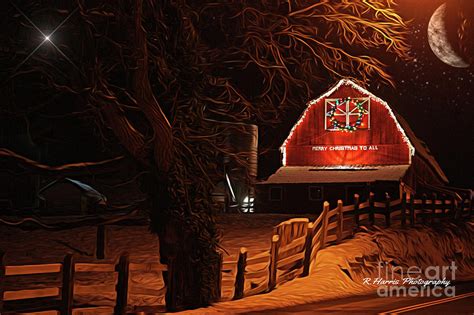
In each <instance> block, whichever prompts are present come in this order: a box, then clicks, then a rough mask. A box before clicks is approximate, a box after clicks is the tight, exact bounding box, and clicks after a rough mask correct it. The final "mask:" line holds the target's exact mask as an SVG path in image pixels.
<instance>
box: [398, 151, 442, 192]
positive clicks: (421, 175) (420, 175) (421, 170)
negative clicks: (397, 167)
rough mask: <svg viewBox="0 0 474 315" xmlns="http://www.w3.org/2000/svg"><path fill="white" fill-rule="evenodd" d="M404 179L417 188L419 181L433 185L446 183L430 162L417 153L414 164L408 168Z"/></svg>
mask: <svg viewBox="0 0 474 315" xmlns="http://www.w3.org/2000/svg"><path fill="white" fill-rule="evenodd" d="M403 181H404V182H405V183H407V184H408V185H409V186H410V187H412V188H413V189H415V190H416V189H417V187H418V185H419V183H428V184H431V185H444V184H445V183H444V182H443V180H442V179H441V178H440V177H439V175H438V174H437V173H436V172H435V171H434V170H433V168H432V167H431V166H430V164H429V163H428V162H426V161H425V160H424V159H423V158H422V157H420V156H418V155H417V154H415V156H414V157H413V161H412V165H411V166H410V167H409V168H408V171H407V172H406V174H405V176H404V177H403Z"/></svg>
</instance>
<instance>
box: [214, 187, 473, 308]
mask: <svg viewBox="0 0 474 315" xmlns="http://www.w3.org/2000/svg"><path fill="white" fill-rule="evenodd" d="M471 216H472V200H470V199H464V200H462V201H461V202H459V203H458V202H457V201H456V200H455V199H446V198H442V199H437V198H436V196H432V197H431V198H428V196H427V195H422V197H421V198H419V199H415V196H414V195H407V194H405V193H404V194H403V195H402V198H400V199H396V200H392V199H391V198H390V196H389V195H388V194H386V198H385V201H375V198H374V194H373V193H370V194H369V197H368V200H367V201H365V202H360V196H359V195H357V194H356V195H354V199H353V204H350V205H344V204H343V202H342V201H341V200H339V201H338V203H337V206H336V207H335V208H334V209H330V206H329V203H328V202H324V205H323V209H322V211H321V214H320V215H319V216H318V217H317V218H316V220H315V221H314V222H310V221H309V220H308V219H307V218H293V219H290V220H287V221H285V222H282V223H280V224H279V225H277V226H276V227H275V228H274V230H273V236H272V239H271V242H270V244H271V246H270V248H269V249H267V250H263V251H262V252H261V253H258V254H255V255H253V256H250V255H249V254H248V252H247V249H246V248H244V247H242V248H241V249H240V252H239V255H238V260H237V261H232V262H228V261H227V262H224V265H225V266H226V268H225V270H222V272H223V273H225V274H226V276H227V279H225V280H224V281H222V286H223V287H222V288H221V292H229V291H232V289H233V293H234V294H233V295H231V296H232V299H234V300H235V299H241V298H243V297H246V296H251V295H255V294H259V293H263V292H269V291H272V290H273V289H275V287H276V286H277V285H279V284H282V283H284V282H287V281H290V280H293V279H295V278H297V277H305V276H308V275H309V273H310V268H311V265H312V263H313V262H315V261H316V259H317V253H318V251H319V250H321V249H323V248H324V247H325V246H327V245H328V244H331V243H338V242H341V241H342V240H344V239H346V238H348V237H351V236H352V235H353V234H354V231H356V230H357V229H358V228H359V227H360V226H361V225H369V226H370V225H375V224H383V225H385V226H387V227H390V226H392V225H394V224H397V225H398V224H399V225H400V226H406V225H407V224H409V225H410V226H414V225H415V224H417V223H420V222H421V223H424V224H426V223H432V222H434V221H435V220H444V219H461V218H463V217H471ZM262 263H264V264H265V265H264V267H263V268H260V269H259V270H258V271H255V268H256V266H257V265H259V266H261V264H262ZM229 269H232V270H234V272H233V273H229V272H228V271H229ZM229 277H233V278H229ZM256 280H260V282H258V283H257V281H256ZM226 298H227V297H224V296H223V297H222V299H223V300H225V299H226Z"/></svg>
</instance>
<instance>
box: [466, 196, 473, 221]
mask: <svg viewBox="0 0 474 315" xmlns="http://www.w3.org/2000/svg"><path fill="white" fill-rule="evenodd" d="M468 211H469V212H468V214H467V215H468V216H469V218H470V217H471V216H472V197H471V196H470V195H469V210H468Z"/></svg>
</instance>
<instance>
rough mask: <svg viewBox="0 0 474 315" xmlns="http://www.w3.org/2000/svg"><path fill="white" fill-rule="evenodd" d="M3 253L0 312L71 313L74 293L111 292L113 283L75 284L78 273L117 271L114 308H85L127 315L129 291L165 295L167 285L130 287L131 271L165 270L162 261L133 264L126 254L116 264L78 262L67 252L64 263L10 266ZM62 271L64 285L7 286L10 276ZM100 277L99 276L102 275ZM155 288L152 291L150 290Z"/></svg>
mask: <svg viewBox="0 0 474 315" xmlns="http://www.w3.org/2000/svg"><path fill="white" fill-rule="evenodd" d="M4 256H5V255H4V254H3V253H0V314H9V313H10V314H17V313H18V312H25V311H27V312H39V311H51V310H56V311H58V312H59V313H60V314H62V315H63V314H64V315H65V314H72V310H73V309H74V308H77V306H76V305H75V304H74V294H96V293H104V292H108V291H111V288H110V286H108V285H104V284H98V285H78V284H77V283H76V284H75V276H76V274H77V273H83V272H100V273H115V275H116V277H115V279H116V280H115V296H116V298H115V307H113V308H112V307H90V306H89V307H80V309H81V310H83V311H88V312H94V314H95V313H102V312H107V313H109V314H111V313H114V314H126V313H127V310H128V296H129V294H137V295H143V294H145V295H150V294H152V295H157V296H164V295H165V292H166V287H163V288H161V289H159V290H150V289H143V288H141V287H135V286H133V285H132V286H129V274H130V272H131V271H143V270H146V271H150V270H153V271H166V269H167V268H166V266H164V265H161V264H159V263H144V264H140V263H130V260H129V256H128V254H127V253H124V254H122V255H121V256H120V258H119V260H118V262H117V263H116V264H104V263H76V262H74V258H73V256H72V255H66V256H65V257H64V261H63V262H62V263H54V264H37V265H18V266H10V265H5V263H4ZM54 273H61V275H62V277H61V278H62V280H61V284H60V285H58V286H53V287H46V288H37V289H23V290H9V289H8V288H7V287H5V283H6V282H7V281H6V280H7V278H8V277H12V276H15V277H18V276H31V275H42V274H54ZM99 278H100V277H99ZM151 291H153V292H151Z"/></svg>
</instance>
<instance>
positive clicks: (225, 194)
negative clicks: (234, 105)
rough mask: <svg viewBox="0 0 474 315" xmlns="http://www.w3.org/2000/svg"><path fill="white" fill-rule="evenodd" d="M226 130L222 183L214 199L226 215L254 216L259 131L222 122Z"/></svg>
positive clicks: (224, 130)
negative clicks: (232, 213)
mask: <svg viewBox="0 0 474 315" xmlns="http://www.w3.org/2000/svg"><path fill="white" fill-rule="evenodd" d="M222 128H223V133H224V135H225V141H224V148H223V149H224V150H223V151H224V154H223V161H222V162H223V170H222V182H220V183H219V184H218V185H217V190H218V191H216V194H215V195H214V199H215V200H216V201H217V199H220V201H219V203H221V202H223V203H224V204H223V205H222V209H223V211H225V212H253V208H254V198H255V196H254V195H255V193H254V182H255V179H256V177H257V160H258V127H257V126H256V125H251V124H243V123H231V122H222ZM218 192H219V193H218ZM218 195H220V197H219V196H218Z"/></svg>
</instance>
